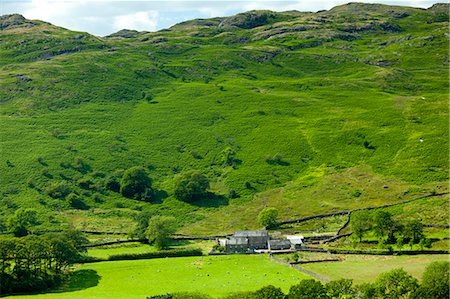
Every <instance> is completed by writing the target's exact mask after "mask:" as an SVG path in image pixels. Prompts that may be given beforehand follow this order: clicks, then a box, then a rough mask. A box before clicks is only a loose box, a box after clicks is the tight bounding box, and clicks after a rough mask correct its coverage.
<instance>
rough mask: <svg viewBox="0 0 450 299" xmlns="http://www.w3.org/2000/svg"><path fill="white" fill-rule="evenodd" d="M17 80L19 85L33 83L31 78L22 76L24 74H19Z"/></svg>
mask: <svg viewBox="0 0 450 299" xmlns="http://www.w3.org/2000/svg"><path fill="white" fill-rule="evenodd" d="M16 79H17V83H19V82H25V83H27V82H31V81H33V80H32V79H31V78H29V77H27V76H25V75H22V74H17V75H16Z"/></svg>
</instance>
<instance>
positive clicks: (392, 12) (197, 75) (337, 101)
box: [0, 4, 449, 233]
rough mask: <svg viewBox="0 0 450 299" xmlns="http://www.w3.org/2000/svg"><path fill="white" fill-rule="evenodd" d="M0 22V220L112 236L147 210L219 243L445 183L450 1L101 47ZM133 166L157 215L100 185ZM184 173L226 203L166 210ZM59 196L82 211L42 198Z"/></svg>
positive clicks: (193, 30) (38, 26)
mask: <svg viewBox="0 0 450 299" xmlns="http://www.w3.org/2000/svg"><path fill="white" fill-rule="evenodd" d="M0 24H1V26H0V28H1V31H0V40H1V43H0V80H1V82H2V84H1V85H0V102H1V105H2V106H1V107H2V109H1V115H0V117H1V118H0V121H1V125H2V135H1V137H0V140H1V151H2V153H1V159H2V162H1V164H0V171H1V173H2V180H1V185H0V191H1V194H2V199H1V201H0V205H1V209H0V211H1V212H0V213H1V214H2V216H3V217H4V218H6V217H5V216H7V215H9V214H11V213H12V211H13V210H15V209H16V208H18V207H22V206H23V207H35V208H37V209H38V210H39V211H40V216H41V219H42V221H43V225H44V226H52V225H57V224H58V223H60V222H63V223H64V222H67V221H70V222H74V223H75V224H76V225H79V226H85V227H94V228H95V227H98V226H101V227H103V228H105V227H106V228H110V229H120V227H122V228H123V227H130V217H132V216H133V215H135V214H136V213H137V212H138V211H140V210H143V209H144V210H145V209H148V210H151V211H154V212H155V213H162V214H172V215H175V216H176V217H177V218H178V219H179V221H180V222H181V223H182V224H183V225H185V227H184V228H183V231H184V232H187V233H200V232H201V233H213V232H214V233H217V232H221V231H224V230H226V231H231V230H233V229H236V228H242V227H257V224H256V215H257V214H258V212H259V211H260V210H261V209H262V208H263V207H264V206H266V205H270V206H276V207H278V208H280V211H281V215H282V218H284V219H288V218H290V217H294V216H298V215H310V214H314V213H319V212H323V211H332V210H335V209H340V208H347V207H352V206H358V207H359V206H365V205H368V204H374V203H375V204H378V203H380V204H381V203H385V202H392V201H396V200H403V199H407V198H409V197H413V196H415V195H417V194H422V193H423V192H431V191H432V190H435V191H440V192H441V191H445V190H446V188H447V187H446V185H447V180H448V107H447V100H448V91H449V90H448V34H447V28H448V6H445V5H435V6H433V7H432V8H430V9H428V10H423V9H415V8H407V7H394V6H385V5H369V4H348V5H344V6H339V7H336V8H333V9H332V10H330V11H324V12H319V13H299V12H286V13H273V12H268V11H256V12H249V13H245V14H240V15H237V16H234V17H230V18H216V19H211V20H194V21H189V22H184V23H181V24H178V25H176V26H173V27H172V28H170V29H168V30H162V31H159V32H153V33H146V32H132V31H121V32H119V33H117V34H114V35H111V36H109V37H105V38H100V37H95V36H91V35H89V34H87V33H80V32H72V31H69V30H66V29H63V28H58V27H55V26H53V25H51V24H48V23H44V22H41V21H29V20H25V19H23V18H21V17H20V16H17V15H15V16H3V17H1V19H0ZM229 150H232V151H233V152H235V155H234V163H233V164H234V165H232V166H230V165H227V164H226V163H224V156H225V154H226V152H227V151H229ZM135 165H143V166H145V167H146V168H147V169H148V172H149V175H150V176H151V177H152V178H153V180H154V184H153V185H154V187H155V189H157V190H159V195H158V197H157V198H155V199H154V201H153V203H144V202H139V201H135V200H130V199H125V198H123V197H122V196H121V195H120V194H118V193H115V192H112V191H109V190H107V189H106V188H105V184H106V183H107V181H108V180H109V179H110V178H111V177H112V176H119V177H120V173H121V171H123V170H124V169H127V168H129V167H132V166H135ZM189 169H198V170H201V171H202V172H204V173H205V174H207V176H208V177H209V179H210V180H211V191H213V192H215V193H216V194H218V195H222V196H218V197H217V198H215V199H209V200H208V199H205V200H201V201H199V202H197V203H195V204H186V203H182V202H179V201H177V200H176V199H174V198H173V197H172V194H173V180H174V177H175V176H176V175H177V174H178V173H180V172H182V171H184V170H189ZM86 181H90V183H89V184H88V185H89V187H87V188H86V187H83V186H86ZM55 184H60V185H61V184H62V185H65V186H66V187H67V189H68V192H72V193H76V194H77V195H78V196H80V197H82V198H83V199H84V200H85V202H86V204H87V205H89V206H90V207H91V209H90V210H89V211H78V210H73V209H72V208H71V206H70V205H69V203H68V200H67V199H64V198H63V199H53V198H51V197H49V196H48V195H47V193H48V192H47V193H46V191H48V189H49V188H50V187H51V186H54V185H55ZM231 190H234V193H236V194H237V195H238V196H239V197H238V198H233V197H234V196H233V197H230V196H229V194H230V191H231ZM355 190H358V192H355ZM359 191H361V192H359ZM260 192H263V193H260ZM231 193H233V192H231ZM358 193H359V195H358V196H355V194H358ZM55 211H58V213H56V214H55V213H54V212H55ZM67 219H70V220H67ZM105 219H106V220H105ZM120 219H123V220H120ZM199 221H200V222H199ZM108 223H109V224H108Z"/></svg>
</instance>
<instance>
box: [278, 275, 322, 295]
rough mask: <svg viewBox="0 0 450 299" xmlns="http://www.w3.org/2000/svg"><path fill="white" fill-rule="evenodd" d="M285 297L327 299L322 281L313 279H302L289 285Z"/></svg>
mask: <svg viewBox="0 0 450 299" xmlns="http://www.w3.org/2000/svg"><path fill="white" fill-rule="evenodd" d="M286 298H287V299H311V298H314V299H328V295H327V293H326V290H325V288H324V286H323V285H322V283H320V282H319V281H317V280H314V279H304V280H302V281H300V283H299V284H296V285H293V286H291V288H290V289H289V294H288V295H287V296H286Z"/></svg>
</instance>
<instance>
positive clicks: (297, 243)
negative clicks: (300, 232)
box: [286, 236, 305, 249]
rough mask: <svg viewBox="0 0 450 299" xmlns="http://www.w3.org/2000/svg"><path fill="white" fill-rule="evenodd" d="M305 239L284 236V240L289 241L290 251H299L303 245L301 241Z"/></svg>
mask: <svg viewBox="0 0 450 299" xmlns="http://www.w3.org/2000/svg"><path fill="white" fill-rule="evenodd" d="M304 238H305V237H303V236H286V239H288V240H289V242H290V243H291V248H292V249H300V248H301V247H303V246H304V243H303V239H304Z"/></svg>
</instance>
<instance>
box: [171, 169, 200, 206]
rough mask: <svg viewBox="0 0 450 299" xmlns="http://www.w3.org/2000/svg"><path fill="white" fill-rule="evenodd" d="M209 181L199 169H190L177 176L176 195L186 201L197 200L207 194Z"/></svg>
mask: <svg viewBox="0 0 450 299" xmlns="http://www.w3.org/2000/svg"><path fill="white" fill-rule="evenodd" d="M208 188H209V181H208V179H207V178H206V176H205V175H203V174H202V173H201V172H199V171H188V172H185V173H183V174H181V175H180V176H178V177H177V179H176V181H175V193H174V195H175V197H176V198H177V199H179V200H182V201H185V202H193V201H196V200H198V199H200V198H202V197H203V196H205V195H207V191H206V190H207V189H208Z"/></svg>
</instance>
